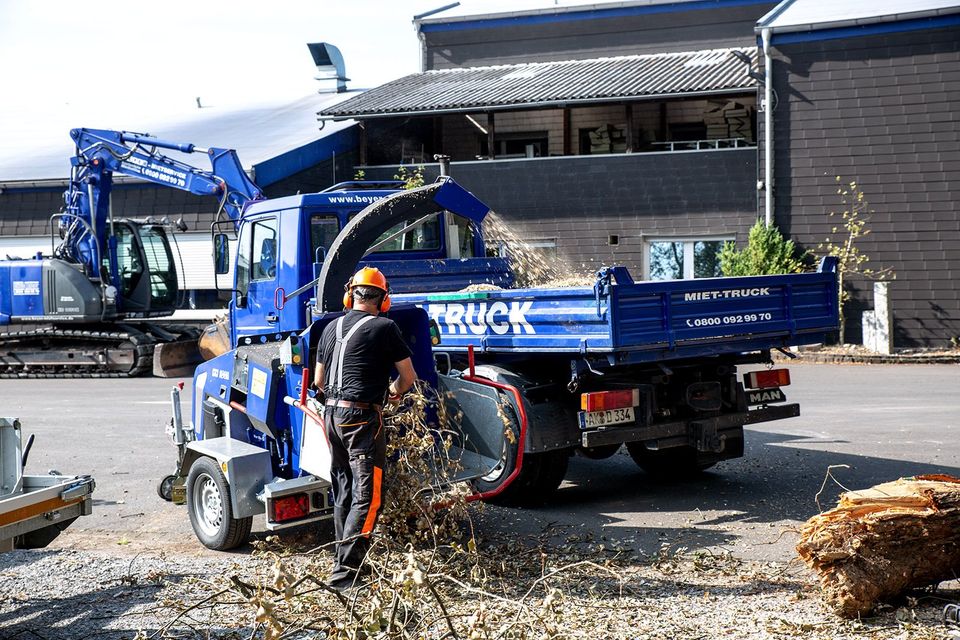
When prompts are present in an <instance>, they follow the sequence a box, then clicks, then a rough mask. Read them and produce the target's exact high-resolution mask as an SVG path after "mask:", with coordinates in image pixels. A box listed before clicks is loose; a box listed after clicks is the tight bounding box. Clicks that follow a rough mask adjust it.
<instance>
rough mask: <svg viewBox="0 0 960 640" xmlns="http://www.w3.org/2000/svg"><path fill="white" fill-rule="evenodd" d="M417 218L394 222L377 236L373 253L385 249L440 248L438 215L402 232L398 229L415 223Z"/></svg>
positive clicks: (433, 249) (416, 249) (415, 249)
mask: <svg viewBox="0 0 960 640" xmlns="http://www.w3.org/2000/svg"><path fill="white" fill-rule="evenodd" d="M418 219H419V218H407V219H406V220H404V221H403V222H400V223H398V224H395V225H394V226H392V227H391V228H390V229H389V230H388V231H386V232H385V233H384V234H383V235H381V236H380V237H379V238H377V241H376V242H375V243H374V245H375V246H376V245H380V243H381V242H382V243H383V244H382V245H381V246H378V247H377V250H376V251H374V252H373V253H385V252H387V251H436V250H437V249H439V248H440V217H439V216H434V217H433V218H430V219H429V220H426V221H424V222H422V223H421V224H418V225H417V226H415V227H411V228H410V229H407V230H406V231H404V232H403V233H400V231H401V230H402V229H403V228H404V227H408V226H410V225H412V224H413V223H415V222H416V221H417V220H418Z"/></svg>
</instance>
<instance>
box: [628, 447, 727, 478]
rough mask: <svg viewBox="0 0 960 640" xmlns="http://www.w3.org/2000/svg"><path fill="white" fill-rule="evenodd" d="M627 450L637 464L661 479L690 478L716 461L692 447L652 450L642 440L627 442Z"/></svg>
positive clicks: (714, 458)
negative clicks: (699, 453) (701, 454)
mask: <svg viewBox="0 0 960 640" xmlns="http://www.w3.org/2000/svg"><path fill="white" fill-rule="evenodd" d="M627 451H629V452H630V457H631V458H633V461H634V462H636V463H637V466H639V467H640V468H641V469H643V470H644V471H645V472H646V473H647V474H649V475H651V476H653V477H654V478H658V479H663V480H680V479H683V478H691V477H693V476H696V475H697V474H699V473H700V472H702V471H706V470H707V469H709V468H710V467H712V466H713V465H715V464H717V462H718V460H717V459H716V457H710V458H708V457H706V456H700V455H698V453H697V450H696V449H694V448H693V447H672V448H670V449H660V450H654V449H648V448H646V447H645V446H644V445H643V443H642V442H628V443H627Z"/></svg>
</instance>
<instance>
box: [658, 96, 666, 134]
mask: <svg viewBox="0 0 960 640" xmlns="http://www.w3.org/2000/svg"><path fill="white" fill-rule="evenodd" d="M659 141H660V142H666V141H667V103H666V102H661V103H660V140H659Z"/></svg>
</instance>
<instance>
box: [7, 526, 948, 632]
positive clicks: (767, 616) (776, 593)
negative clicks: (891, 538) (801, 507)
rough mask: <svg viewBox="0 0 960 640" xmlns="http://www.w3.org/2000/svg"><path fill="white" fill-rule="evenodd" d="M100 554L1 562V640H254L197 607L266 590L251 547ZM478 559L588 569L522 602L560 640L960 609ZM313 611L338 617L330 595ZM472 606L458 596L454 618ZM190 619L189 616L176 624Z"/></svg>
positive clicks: (638, 571) (907, 622) (506, 551)
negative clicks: (868, 606) (830, 603)
mask: <svg viewBox="0 0 960 640" xmlns="http://www.w3.org/2000/svg"><path fill="white" fill-rule="evenodd" d="M58 543H59V541H58ZM76 543H80V544H79V545H77V544H76ZM55 544H57V543H55ZM72 544H74V546H80V547H82V546H83V540H77V539H76V538H74V539H73V541H72ZM99 546H100V548H97V549H85V548H53V549H46V550H37V551H22V550H18V551H13V552H10V553H6V554H2V555H0V638H3V639H7V638H17V639H21V638H22V639H36V638H39V639H44V640H53V639H59V638H63V639H70V640H73V639H80V638H146V637H153V638H160V637H170V638H207V637H211V638H233V637H237V638H240V637H243V638H250V637H264V636H263V635H262V633H263V631H262V629H260V628H259V627H256V628H255V626H254V622H253V616H254V610H253V608H251V607H250V606H249V605H248V604H246V603H244V602H243V599H242V598H238V597H237V596H236V594H227V595H221V596H219V597H218V598H216V600H217V601H219V602H222V603H223V604H220V605H218V606H216V607H214V608H210V607H208V606H206V605H207V604H209V602H212V601H213V600H210V601H209V602H208V601H207V599H208V598H211V597H212V596H215V595H216V594H218V593H219V592H220V591H221V590H222V589H225V588H229V586H230V582H229V577H230V576H237V577H240V578H241V579H243V580H244V581H246V582H250V583H254V584H269V581H270V578H269V576H270V572H271V566H272V563H271V561H269V560H268V559H266V558H261V557H257V556H255V555H253V554H250V552H249V548H247V549H246V550H245V551H244V550H242V551H241V552H240V553H234V554H213V553H209V552H206V551H198V550H197V549H196V548H193V549H192V550H191V551H184V550H166V551H164V550H161V549H156V548H155V549H149V548H142V549H140V550H131V549H129V548H128V547H125V546H122V545H114V546H115V547H116V548H104V546H103V545H99ZM482 550H483V549H482ZM524 550H526V551H528V553H526V554H524V553H523V551H524ZM485 551H486V553H487V554H488V555H489V556H491V557H495V558H498V559H503V562H505V563H506V565H505V566H506V567H507V572H506V573H509V572H510V570H511V569H510V562H512V560H511V558H521V557H524V556H526V557H525V559H524V560H517V562H526V563H527V564H526V565H525V566H527V567H529V559H530V557H539V558H540V559H541V562H542V569H541V571H542V573H541V575H543V573H550V572H551V571H555V570H557V569H558V568H561V567H569V565H570V564H572V563H576V562H583V561H584V560H589V561H590V562H591V563H592V564H591V566H588V567H583V568H576V569H570V570H564V571H562V572H560V573H558V574H556V576H555V577H553V578H551V579H549V580H545V581H543V583H542V584H539V585H537V586H535V587H534V589H533V591H531V596H530V597H531V598H532V601H533V602H536V603H544V602H546V598H547V597H548V596H549V594H551V593H553V594H554V595H553V596H550V597H551V599H552V600H556V599H557V596H558V595H559V596H560V598H559V601H560V602H562V604H561V605H560V608H559V609H558V611H559V613H557V615H556V616H555V617H554V618H553V620H554V622H556V623H557V628H558V629H559V630H560V632H561V633H562V634H563V635H562V636H556V637H568V638H582V637H593V638H636V639H651V640H652V639H655V638H656V639H659V638H717V637H720V638H751V639H756V638H805V639H824V640H825V639H828V638H830V639H833V638H836V639H842V638H879V639H882V640H885V639H893V638H911V639H926V638H938V639H939V638H944V637H946V636H947V629H946V628H945V627H943V626H942V624H941V623H940V612H941V610H942V607H943V605H944V604H945V602H952V601H954V600H955V599H957V598H958V597H960V596H958V593H957V592H956V591H952V590H946V591H940V592H936V593H934V592H924V593H916V594H913V595H912V596H911V597H908V598H906V599H905V600H904V601H903V602H901V603H898V604H897V605H896V606H890V607H886V608H884V609H883V610H882V611H880V612H879V613H878V614H877V615H876V616H875V617H872V618H865V619H860V620H843V619H841V618H838V617H836V616H835V615H834V614H833V613H831V612H830V611H829V610H828V609H827V608H826V607H825V606H824V605H823V604H822V603H821V601H820V599H819V595H818V592H817V588H816V586H815V581H814V580H813V578H812V576H811V575H810V574H809V573H808V572H807V571H806V569H804V568H803V567H801V566H800V565H799V563H786V564H785V563H779V562H755V561H754V562H747V561H743V560H740V559H738V558H736V557H734V556H732V555H731V554H729V553H724V552H719V551H718V552H708V551H698V552H696V553H690V552H686V551H684V550H670V549H668V548H666V547H665V548H664V549H662V550H661V552H660V553H658V554H656V555H655V556H647V555H641V554H635V553H634V552H633V551H631V550H630V549H629V546H609V545H607V546H604V545H598V544H596V543H595V542H594V541H592V540H590V539H588V538H583V539H581V538H579V537H576V536H573V537H570V538H568V539H567V540H564V541H562V544H558V545H556V546H553V547H549V548H547V547H544V546H543V540H542V539H536V538H525V539H521V540H517V541H514V542H512V543H511V544H510V545H509V546H499V547H487V548H486V549H485ZM310 565H313V567H314V568H315V566H316V557H315V556H314V557H310V558H309V559H308V557H304V556H300V557H299V559H298V557H293V558H291V559H290V560H289V564H288V565H287V569H288V570H289V571H290V572H292V573H294V574H296V573H297V571H298V570H300V569H303V568H305V567H308V566H310ZM517 575H518V579H517V580H515V581H514V582H513V583H512V584H509V583H507V582H505V583H504V592H503V593H504V595H505V596H507V597H508V598H511V597H512V598H513V599H514V600H516V599H517V596H518V595H519V594H522V593H524V592H525V591H526V590H527V589H528V588H530V586H531V585H533V582H534V576H531V575H529V574H527V573H524V572H520V571H518V572H517ZM441 582H442V580H437V583H438V584H439V583H441ZM324 597H326V598H327V599H326V600H324V599H323V598H324ZM312 602H313V603H314V606H319V607H321V608H325V609H326V610H327V611H335V612H336V611H340V612H342V610H341V609H339V608H338V607H339V605H338V603H337V602H336V601H335V600H334V599H333V598H332V597H329V596H321V597H320V598H319V599H317V598H314V600H312ZM475 606H476V603H475V602H472V601H470V599H467V598H465V599H464V600H463V601H462V602H454V603H452V606H451V609H452V610H463V611H469V610H470V609H471V608H472V607H475ZM486 606H487V607H488V611H489V614H488V615H490V616H491V619H496V617H497V614H498V607H501V608H503V609H505V611H504V612H503V613H504V614H506V609H510V607H509V606H507V605H498V603H497V602H496V601H492V600H491V601H488V602H487V605H486ZM538 606H540V605H538ZM544 606H545V605H544ZM189 607H195V608H194V609H192V610H190V611H188V612H187V614H186V615H183V612H184V610H185V609H188V608H189ZM510 610H511V611H512V609H510ZM168 625H169V626H168ZM439 635H441V634H439V633H438V636H437V637H439ZM290 637H297V638H321V637H324V636H322V635H318V634H304V633H298V634H294V635H292V636H290ZM543 637H547V636H546V635H544V636H543Z"/></svg>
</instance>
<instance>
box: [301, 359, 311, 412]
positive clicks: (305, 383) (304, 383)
mask: <svg viewBox="0 0 960 640" xmlns="http://www.w3.org/2000/svg"><path fill="white" fill-rule="evenodd" d="M309 386H310V368H309V367H304V368H303V379H302V380H301V381H300V404H302V405H306V404H307V388H308V387H309Z"/></svg>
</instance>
